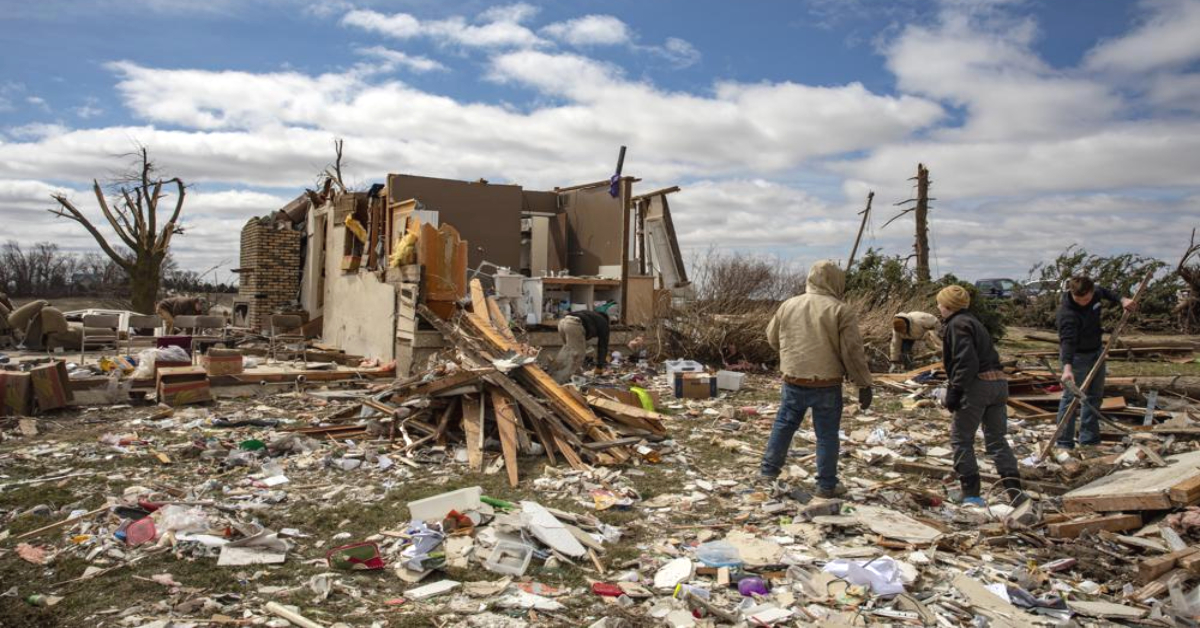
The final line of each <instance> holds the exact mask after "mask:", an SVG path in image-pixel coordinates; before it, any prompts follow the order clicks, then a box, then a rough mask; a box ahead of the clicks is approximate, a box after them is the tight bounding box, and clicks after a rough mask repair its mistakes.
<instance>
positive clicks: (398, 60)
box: [355, 46, 447, 72]
mask: <svg viewBox="0 0 1200 628" xmlns="http://www.w3.org/2000/svg"><path fill="white" fill-rule="evenodd" d="M355 52H357V53H358V54H360V55H364V56H367V57H372V58H375V59H379V60H380V61H382V62H383V65H382V67H381V68H380V69H381V70H384V71H391V70H393V69H395V68H401V67H402V68H407V69H409V70H412V71H413V72H433V71H435V70H441V71H444V70H446V69H447V68H446V66H444V65H442V64H441V63H439V62H437V61H434V60H433V59H430V58H429V57H422V56H420V55H410V54H408V53H405V52H401V51H399V50H392V49H391V48H385V47H384V46H371V47H370V48H357V49H355Z"/></svg>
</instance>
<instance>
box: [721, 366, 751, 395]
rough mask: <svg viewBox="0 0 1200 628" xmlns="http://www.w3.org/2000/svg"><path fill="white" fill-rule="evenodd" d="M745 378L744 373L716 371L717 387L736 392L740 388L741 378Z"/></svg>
mask: <svg viewBox="0 0 1200 628" xmlns="http://www.w3.org/2000/svg"><path fill="white" fill-rule="evenodd" d="M745 378H746V374H745V373H738V372H736V371H717V388H720V389H721V390H729V391H734V392H737V391H739V390H741V389H742V380H743V379H745Z"/></svg>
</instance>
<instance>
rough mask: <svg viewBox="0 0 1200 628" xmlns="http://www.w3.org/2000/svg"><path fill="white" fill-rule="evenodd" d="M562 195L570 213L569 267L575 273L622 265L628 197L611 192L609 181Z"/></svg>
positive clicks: (587, 272)
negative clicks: (623, 227) (625, 203)
mask: <svg viewBox="0 0 1200 628" xmlns="http://www.w3.org/2000/svg"><path fill="white" fill-rule="evenodd" d="M559 195H560V196H562V197H563V202H562V203H561V204H562V206H563V210H564V211H565V212H566V214H567V268H569V269H570V271H571V274H572V275H595V274H597V273H599V272H600V267H601V266H616V265H619V264H620V263H621V236H622V231H623V229H622V226H621V221H622V219H623V216H624V212H625V209H624V201H623V200H622V199H621V198H620V197H617V198H613V197H612V196H609V194H608V186H607V185H603V186H597V187H591V188H582V189H578V190H568V191H564V192H560V193H559Z"/></svg>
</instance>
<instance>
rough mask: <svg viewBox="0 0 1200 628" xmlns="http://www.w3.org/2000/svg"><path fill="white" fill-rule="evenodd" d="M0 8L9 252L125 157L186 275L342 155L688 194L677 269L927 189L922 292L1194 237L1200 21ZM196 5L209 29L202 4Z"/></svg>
mask: <svg viewBox="0 0 1200 628" xmlns="http://www.w3.org/2000/svg"><path fill="white" fill-rule="evenodd" d="M3 4H4V5H5V6H3V7H0V8H3V11H0V16H2V17H0V45H2V46H3V48H4V49H5V50H7V51H20V52H19V53H17V54H12V53H11V52H10V53H8V54H5V55H3V56H2V57H0V220H3V224H5V225H6V226H5V227H4V228H2V229H0V239H18V240H21V241H35V240H39V239H53V240H54V241H57V242H59V243H60V244H62V245H63V246H64V247H66V248H70V249H73V250H86V249H89V248H91V246H90V244H89V242H88V241H87V237H86V236H85V235H83V234H82V233H81V232H79V231H77V230H76V229H74V228H72V227H73V225H71V224H68V223H65V222H62V221H55V219H54V218H53V217H52V216H50V215H49V214H48V213H46V212H45V211H43V210H44V209H45V208H47V207H49V206H50V200H49V194H50V193H51V192H53V191H56V190H65V191H67V192H68V193H69V194H70V195H71V196H72V197H73V198H74V199H75V200H76V201H78V202H79V203H80V204H82V205H84V206H87V207H90V208H94V207H95V201H94V199H91V198H89V195H88V190H87V188H88V186H89V183H90V179H91V178H92V177H100V178H102V179H103V178H104V177H106V176H108V174H109V173H111V172H112V171H114V170H117V169H118V168H119V167H120V166H121V161H120V158H118V157H115V155H119V154H120V153H124V152H127V151H128V150H129V149H130V148H132V147H133V146H134V145H135V144H136V143H138V142H140V143H142V144H145V145H147V146H148V147H149V148H150V150H151V151H152V154H153V155H154V156H155V157H156V158H157V159H158V160H159V162H160V163H161V164H162V165H163V166H164V167H165V168H166V169H167V170H168V171H169V172H170V173H171V174H174V175H179V176H181V177H183V178H184V179H185V180H186V181H188V182H189V183H191V184H193V186H194V187H192V189H191V193H190V196H189V200H188V205H187V208H186V209H185V216H186V220H187V222H188V225H189V227H190V229H189V232H188V233H187V235H186V236H185V237H182V238H180V239H178V240H176V242H175V247H176V254H177V256H178V257H179V258H180V259H181V261H183V262H184V263H185V264H186V265H189V266H193V267H197V268H207V267H210V266H213V265H216V264H219V263H221V262H227V263H226V267H227V268H232V267H236V265H237V263H236V258H237V236H238V233H237V232H238V230H239V229H240V226H241V224H243V223H244V222H245V221H246V220H247V219H248V218H249V217H251V216H255V215H261V214H264V213H267V212H269V211H271V210H273V209H275V208H277V207H278V206H280V205H282V204H283V203H284V202H286V201H287V200H289V199H290V198H292V197H294V196H295V195H296V194H298V193H299V192H301V191H302V190H303V188H304V186H306V185H311V184H312V182H313V179H314V178H315V176H316V174H317V172H318V171H319V170H320V169H321V168H322V167H323V166H324V165H325V164H326V163H327V162H328V161H329V160H330V158H331V156H332V140H333V138H335V137H343V138H345V139H346V149H347V155H348V159H349V172H350V176H351V178H352V180H354V181H355V182H356V183H358V184H360V185H362V186H364V187H365V186H366V185H369V184H370V183H371V182H375V181H382V180H383V178H384V177H385V175H386V174H387V173H388V172H410V173H416V174H428V175H433V176H447V177H456V178H464V179H476V178H479V177H484V178H487V179H489V180H493V181H514V182H518V183H522V184H524V185H526V187H530V188H548V187H553V186H555V185H569V184H572V183H578V182H583V181H592V180H596V179H601V178H604V177H606V176H607V175H608V174H609V173H610V170H611V167H612V166H611V164H612V161H613V160H614V158H615V154H616V149H617V147H618V146H619V145H621V144H626V145H628V146H629V157H628V159H627V172H629V173H631V174H635V175H637V176H640V177H642V178H643V179H644V181H643V183H642V184H641V187H640V189H642V190H648V189H651V188H655V187H661V186H666V185H672V184H680V185H682V186H683V187H684V191H683V192H682V193H680V194H679V195H678V197H677V200H676V201H675V202H674V203H673V205H672V208H673V210H674V211H675V213H676V222H677V225H678V226H679V230H680V236H681V239H682V241H683V243H684V245H685V246H686V247H687V248H688V249H689V250H690V251H692V252H693V254H695V255H702V254H703V252H704V251H707V250H709V249H710V247H714V246H715V247H718V248H727V249H731V250H740V251H748V252H753V253H762V254H770V255H777V256H779V257H781V258H784V259H786V260H790V261H792V262H794V263H797V264H806V263H808V262H811V261H814V260H815V259H818V258H822V257H834V258H839V257H844V256H845V255H846V252H847V251H848V249H849V245H850V244H851V241H852V239H853V236H854V231H855V229H856V227H857V217H856V216H855V212H856V211H857V210H858V209H859V208H860V207H861V205H862V203H863V201H864V199H865V196H866V192H867V191H868V190H875V191H876V193H877V196H876V207H877V209H878V210H880V211H879V212H878V214H877V216H878V218H877V219H876V220H874V221H873V228H872V229H871V230H870V232H869V240H868V244H869V245H873V246H877V247H880V248H882V249H884V250H885V251H886V252H890V253H898V254H907V252H908V251H909V249H910V247H911V236H910V232H911V222H906V221H905V220H900V221H897V222H896V223H894V224H893V225H892V226H890V227H888V228H887V229H886V230H884V229H882V228H881V227H882V225H883V223H884V222H886V220H887V218H889V217H890V213H889V212H890V211H891V209H890V206H891V204H892V203H894V202H897V201H900V200H902V199H904V198H908V196H909V193H910V190H909V187H908V186H909V185H910V183H909V182H908V181H907V179H908V178H909V177H911V176H912V175H913V173H914V172H915V169H916V163H917V162H918V161H922V162H925V163H926V164H927V165H928V166H929V167H930V169H931V171H932V176H933V180H934V196H935V197H937V199H938V201H937V202H936V203H935V209H934V214H933V216H932V221H933V222H932V225H931V229H932V232H933V233H932V235H933V240H934V243H935V246H936V249H935V251H934V252H935V256H936V263H937V265H938V268H937V269H938V270H941V271H942V272H955V273H956V274H959V275H960V276H965V277H980V276H1002V275H1009V276H1017V277H1021V276H1024V274H1025V273H1026V271H1027V270H1028V268H1029V267H1030V266H1032V265H1033V264H1034V263H1035V262H1037V261H1041V260H1044V259H1049V258H1052V257H1053V256H1054V255H1055V254H1056V253H1057V252H1059V251H1061V250H1062V249H1064V248H1065V247H1066V246H1068V245H1070V244H1073V243H1080V244H1084V245H1085V246H1087V247H1088V248H1091V249H1095V250H1097V251H1102V252H1117V251H1135V252H1140V253H1145V254H1150V255H1157V256H1160V257H1164V258H1168V259H1171V258H1174V256H1175V255H1177V254H1178V253H1179V251H1180V250H1181V249H1182V247H1183V246H1184V245H1185V244H1186V232H1187V231H1189V230H1190V228H1191V227H1193V226H1196V223H1198V222H1200V204H1198V203H1197V201H1198V200H1200V171H1198V170H1197V169H1196V168H1195V167H1194V163H1195V159H1196V156H1197V155H1198V154H1200V152H1198V151H1200V115H1198V114H1200V104H1197V103H1200V73H1198V72H1197V62H1198V61H1200V37H1196V36H1195V33H1197V32H1200V0H1143V1H1128V2H1119V1H1108V0H1106V1H1102V2H1098V1H1094V0H1056V1H1053V2H1050V1H1045V2H1022V1H1019V0H978V1H972V0H943V1H940V2H931V1H925V2H914V1H908V0H899V1H892V2H887V1H868V0H809V1H807V2H739V3H733V2H695V1H692V2H684V1H649V2H647V1H645V0H643V1H641V2H631V1H625V0H617V1H612V0H610V1H608V2H603V3H602V2H592V1H585V2H571V3H564V2H558V3H536V2H535V3H516V4H512V3H487V2H463V3H451V2H432V1H425V0H414V1H408V2H403V1H402V2H381V1H380V2H373V1H370V0H364V1H361V2H353V1H339V0H312V1H305V0H243V1H234V0H210V1H209V2H207V3H196V2H190V1H183V0H125V1H121V2H119V1H117V0H98V1H95V2H89V3H83V2H74V1H68V0H43V1H42V2H39V3H17V2H4V3H3ZM200 5H202V6H200Z"/></svg>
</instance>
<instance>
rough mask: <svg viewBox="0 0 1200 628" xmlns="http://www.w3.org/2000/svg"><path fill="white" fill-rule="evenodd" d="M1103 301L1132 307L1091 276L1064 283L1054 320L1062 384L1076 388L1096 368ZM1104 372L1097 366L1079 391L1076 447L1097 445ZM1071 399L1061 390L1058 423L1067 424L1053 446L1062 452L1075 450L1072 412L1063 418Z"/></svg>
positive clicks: (1079, 276)
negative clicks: (1056, 330)
mask: <svg viewBox="0 0 1200 628" xmlns="http://www.w3.org/2000/svg"><path fill="white" fill-rule="evenodd" d="M1104 301H1109V302H1111V303H1119V304H1121V307H1123V308H1125V309H1126V310H1133V308H1134V307H1135V305H1136V304H1135V303H1134V301H1133V299H1129V298H1125V297H1122V296H1121V295H1119V294H1117V293H1116V292H1113V291H1112V290H1109V289H1108V288H1101V287H1099V286H1097V285H1096V282H1094V281H1092V279H1091V277H1087V276H1085V275H1078V276H1075V277H1072V278H1071V280H1070V281H1068V282H1067V290H1066V292H1065V293H1064V294H1063V298H1062V303H1061V304H1059V306H1058V320H1057V325H1058V344H1059V351H1058V357H1059V359H1060V360H1061V361H1062V365H1063V370H1062V377H1061V379H1062V381H1063V382H1067V381H1071V382H1074V383H1075V385H1076V386H1080V385H1082V384H1083V380H1084V379H1086V378H1087V376H1088V373H1090V372H1091V371H1092V367H1094V366H1095V365H1096V360H1097V359H1098V358H1099V357H1100V350H1101V347H1102V345H1103V344H1104V343H1103V335H1104V329H1103V328H1102V327H1101V323H1100V319H1101V317H1102V315H1103V313H1104V308H1103V307H1102V306H1103V305H1104V303H1103V302H1104ZM1106 371H1107V369H1106V368H1105V366H1104V365H1101V366H1100V370H1099V371H1097V373H1096V377H1095V378H1093V379H1092V383H1091V385H1089V386H1088V389H1087V390H1084V391H1080V392H1082V393H1083V394H1084V397H1085V398H1086V399H1087V404H1080V405H1082V406H1083V407H1081V408H1080V409H1079V413H1080V415H1081V420H1080V422H1079V423H1080V425H1079V444H1080V445H1083V446H1092V445H1098V444H1100V417H1099V416H1098V415H1097V414H1096V410H1097V409H1099V408H1100V403H1101V402H1103V401H1104V378H1105V376H1106V375H1107V372H1106ZM1074 399H1075V394H1074V393H1073V392H1071V390H1070V389H1069V388H1063V391H1062V400H1061V401H1059V404H1058V422H1059V423H1062V422H1063V419H1064V418H1065V419H1066V421H1067V423H1066V427H1065V428H1064V429H1063V430H1062V433H1061V434H1060V435H1059V437H1058V442H1057V443H1055V444H1056V445H1057V446H1058V447H1061V448H1063V449H1073V448H1074V447H1075V413H1072V414H1071V416H1069V417H1064V415H1065V414H1066V413H1067V406H1069V405H1071V402H1072V401H1073V400H1074ZM1088 406H1091V407H1088Z"/></svg>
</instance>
